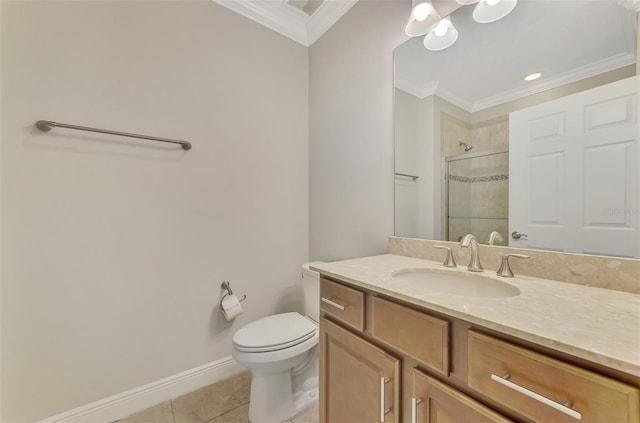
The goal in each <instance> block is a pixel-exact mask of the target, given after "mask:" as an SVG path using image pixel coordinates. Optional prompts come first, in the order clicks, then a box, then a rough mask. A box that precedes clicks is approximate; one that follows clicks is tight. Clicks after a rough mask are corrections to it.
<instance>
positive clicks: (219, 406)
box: [114, 372, 318, 423]
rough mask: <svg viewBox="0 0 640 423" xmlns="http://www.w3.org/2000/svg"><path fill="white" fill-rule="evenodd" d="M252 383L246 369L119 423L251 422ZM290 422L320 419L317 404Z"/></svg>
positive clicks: (296, 422) (307, 421) (316, 420)
mask: <svg viewBox="0 0 640 423" xmlns="http://www.w3.org/2000/svg"><path fill="white" fill-rule="evenodd" d="M250 386H251V373H250V372H243V373H240V374H239V375H237V376H234V377H232V378H229V379H225V380H222V381H220V382H218V383H214V384H213V385H209V386H205V387H204V388H202V389H199V390H197V391H195V392H191V393H189V394H186V395H183V396H181V397H178V398H176V399H172V400H169V401H165V402H163V403H161V404H158V405H156V406H154V407H151V408H148V409H146V410H144V411H141V412H140V413H137V414H134V415H132V416H130V417H127V418H126V419H122V420H118V422H117V423H249V418H248V414H249V389H250ZM114 423H115V422H114ZM291 423H318V407H317V406H316V407H313V408H311V409H309V410H307V411H306V412H304V413H302V414H301V415H299V416H296V417H295V418H294V419H292V420H291Z"/></svg>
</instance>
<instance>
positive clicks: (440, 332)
mask: <svg viewBox="0 0 640 423" xmlns="http://www.w3.org/2000/svg"><path fill="white" fill-rule="evenodd" d="M371 304H372V309H373V310H372V323H371V336H373V338H375V339H377V340H379V341H381V342H383V343H385V344H387V345H390V346H392V347H393V348H395V349H397V350H398V351H400V352H401V353H403V354H405V355H408V356H409V357H411V358H413V359H415V360H417V361H418V362H420V363H421V364H423V365H424V366H426V367H428V368H430V369H432V370H434V371H436V372H438V373H440V374H442V375H444V376H448V375H449V322H447V321H446V320H442V319H438V318H437V317H433V316H430V315H428V314H425V313H421V312H419V311H416V310H413V309H410V308H407V307H404V306H401V305H399V304H396V303H393V302H391V301H387V300H383V299H382V298H380V297H373V298H372V302H371Z"/></svg>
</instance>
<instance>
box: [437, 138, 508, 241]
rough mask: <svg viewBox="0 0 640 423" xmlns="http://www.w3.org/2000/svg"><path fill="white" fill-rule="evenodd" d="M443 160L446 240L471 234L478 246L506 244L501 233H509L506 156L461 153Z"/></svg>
mask: <svg viewBox="0 0 640 423" xmlns="http://www.w3.org/2000/svg"><path fill="white" fill-rule="evenodd" d="M467 151H468V150H467ZM445 160H446V163H447V170H448V172H447V187H446V193H447V202H446V205H447V209H446V213H447V222H446V225H447V234H448V240H449V241H459V240H460V239H461V238H462V237H463V236H464V235H465V234H468V233H472V234H474V235H475V236H476V238H477V239H478V242H480V243H483V244H489V245H507V241H506V239H505V238H506V237H503V236H502V234H506V233H507V232H508V230H509V153H508V152H506V151H501V152H487V153H479V152H478V153H475V154H471V155H470V154H465V153H462V154H458V155H456V156H451V157H447V158H446V159H445Z"/></svg>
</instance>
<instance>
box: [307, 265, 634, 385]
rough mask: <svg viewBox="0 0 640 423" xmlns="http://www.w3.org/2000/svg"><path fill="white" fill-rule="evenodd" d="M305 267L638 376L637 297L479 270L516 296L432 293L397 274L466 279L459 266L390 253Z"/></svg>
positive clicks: (618, 292) (606, 290)
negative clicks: (425, 272) (443, 273)
mask: <svg viewBox="0 0 640 423" xmlns="http://www.w3.org/2000/svg"><path fill="white" fill-rule="evenodd" d="M310 268H311V269H312V270H316V271H318V272H320V273H322V274H324V275H326V276H329V277H334V278H337V279H340V280H343V281H345V282H349V283H351V284H353V285H356V286H359V287H362V288H365V289H368V290H372V291H375V292H378V293H380V294H384V295H387V296H390V297H392V298H396V299H398V300H402V301H405V302H408V303H411V304H415V305H417V306H420V307H423V308H425V309H428V310H433V311H437V312H441V313H444V314H447V315H449V316H452V317H456V318H460V319H462V320H466V321H468V322H471V323H475V324H478V325H482V326H484V327H486V328H489V329H493V330H496V331H498V332H501V333H505V334H508V335H512V336H514V337H517V338H520V339H523V340H527V341H530V342H533V343H536V344H539V345H542V346H545V347H548V348H551V349H553V350H556V351H560V352H564V353H568V354H571V355H573V356H576V357H580V358H583V359H586V360H589V361H592V362H595V363H599V364H602V365H604V366H607V367H610V368H612V369H616V370H620V371H623V372H625V373H628V374H631V375H635V376H640V295H637V294H630V293H626V292H620V291H614V290H609V289H602V288H594V287H588V286H583V285H575V284H569V283H563V282H558V281H552V280H547V279H537V278H531V277H526V276H520V277H518V276H516V277H514V278H502V277H499V276H497V275H496V274H495V271H490V270H485V271H484V272H482V273H477V274H480V275H482V276H487V277H492V278H495V279H496V280H500V281H503V282H506V283H508V284H511V285H513V286H515V287H517V288H518V289H519V290H520V294H519V295H517V296H513V297H507V298H487V297H471V296H462V295H453V294H446V293H435V292H430V291H429V290H428V289H427V288H425V287H424V286H421V284H420V283H419V282H414V281H407V280H403V279H400V278H394V277H393V276H392V273H393V272H396V271H398V270H401V269H435V270H450V271H451V272H460V273H461V275H463V276H464V275H465V274H468V273H470V272H468V271H467V269H466V267H465V266H458V267H457V268H455V269H447V268H444V267H443V266H442V265H441V264H440V263H436V262H433V261H429V260H422V259H417V258H412V257H405V256H399V255H393V254H384V255H380V256H372V257H363V258H358V259H352V260H344V261H337V262H332V263H319V262H315V263H313V264H312V265H311V266H310Z"/></svg>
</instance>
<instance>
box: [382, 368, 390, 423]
mask: <svg viewBox="0 0 640 423" xmlns="http://www.w3.org/2000/svg"><path fill="white" fill-rule="evenodd" d="M389 382H391V379H385V377H384V376H383V377H381V378H380V423H384V416H386V415H387V414H388V413H389V412H390V411H391V409H390V408H385V407H384V398H385V394H384V393H385V389H384V387H385V385H386V384H387V383H389Z"/></svg>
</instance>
